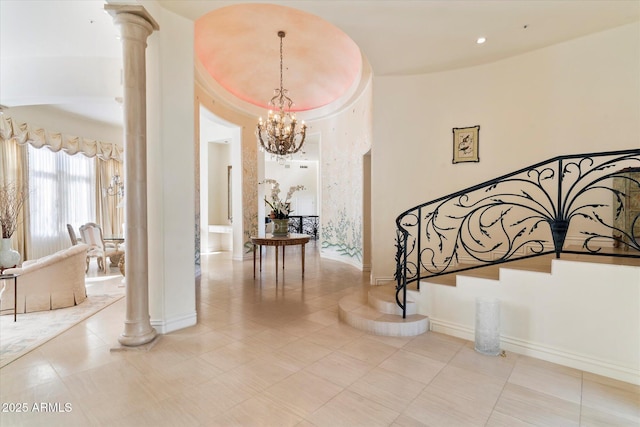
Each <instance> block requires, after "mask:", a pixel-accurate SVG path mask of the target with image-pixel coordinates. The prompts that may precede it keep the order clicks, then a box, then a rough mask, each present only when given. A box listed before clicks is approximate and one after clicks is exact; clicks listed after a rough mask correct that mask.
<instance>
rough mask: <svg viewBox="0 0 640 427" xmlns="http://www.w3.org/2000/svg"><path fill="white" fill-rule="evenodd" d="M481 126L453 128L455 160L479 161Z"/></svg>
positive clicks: (454, 161)
mask: <svg viewBox="0 0 640 427" xmlns="http://www.w3.org/2000/svg"><path fill="white" fill-rule="evenodd" d="M479 138H480V126H472V127H467V128H453V162H452V163H463V162H479V161H480V157H478V144H479V142H480V141H479Z"/></svg>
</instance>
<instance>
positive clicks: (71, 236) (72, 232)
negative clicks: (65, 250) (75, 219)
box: [67, 224, 82, 246]
mask: <svg viewBox="0 0 640 427" xmlns="http://www.w3.org/2000/svg"><path fill="white" fill-rule="evenodd" d="M67 231H68V232H69V239H71V244H72V245H73V246H75V245H77V244H78V242H79V241H80V240H82V239H81V238H80V239H78V237H77V236H76V231H75V230H74V229H73V226H72V225H71V224H67Z"/></svg>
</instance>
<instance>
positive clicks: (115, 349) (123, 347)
mask: <svg viewBox="0 0 640 427" xmlns="http://www.w3.org/2000/svg"><path fill="white" fill-rule="evenodd" d="M159 341H160V335H156V336H155V337H154V338H153V340H151V341H150V342H148V343H146V344H140V345H137V346H128V345H123V344H116V346H115V347H111V348H110V349H109V351H112V352H120V351H142V352H147V351H149V350H151V349H152V348H153V347H155V345H156V344H157V343H158V342H159Z"/></svg>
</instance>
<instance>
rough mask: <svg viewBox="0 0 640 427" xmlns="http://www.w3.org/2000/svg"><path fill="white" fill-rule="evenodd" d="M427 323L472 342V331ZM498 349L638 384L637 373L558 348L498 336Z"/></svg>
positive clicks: (431, 320) (454, 326)
mask: <svg viewBox="0 0 640 427" xmlns="http://www.w3.org/2000/svg"><path fill="white" fill-rule="evenodd" d="M429 320H430V327H429V328H430V330H432V331H434V332H440V333H443V334H445V335H451V336H454V337H458V338H462V339H464V340H467V341H471V342H473V341H475V331H474V330H473V329H471V328H468V327H466V326H464V325H457V324H453V323H450V322H446V321H442V320H438V319H434V318H433V317H429ZM500 346H501V348H502V349H503V350H506V351H511V352H513V353H517V354H522V355H525V356H530V357H534V358H536V359H541V360H546V361H548V362H552V363H556V364H558V365H562V366H568V367H570V368H574V369H578V370H581V371H586V372H591V373H594V374H597V375H602V376H605V377H609V378H614V379H616V380H620V381H624V382H627V383H631V384H636V385H640V371H638V370H635V369H632V368H629V367H626V366H621V365H619V364H615V363H611V362H608V361H606V360H600V359H595V358H593V357H589V356H585V355H580V354H576V353H571V352H567V351H565V350H562V349H559V348H553V347H549V346H545V345H541V344H539V343H533V342H527V341H523V340H519V339H517V338H511V337H505V336H503V335H501V336H500Z"/></svg>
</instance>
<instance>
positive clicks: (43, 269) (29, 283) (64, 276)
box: [0, 244, 89, 314]
mask: <svg viewBox="0 0 640 427" xmlns="http://www.w3.org/2000/svg"><path fill="white" fill-rule="evenodd" d="M88 248H89V246H88V245H85V244H78V245H75V246H71V247H70V248H68V249H63V250H61V251H58V252H56V253H54V254H52V255H48V256H45V257H43V258H40V259H38V260H32V261H25V262H23V263H22V266H21V267H20V268H8V269H6V270H5V271H4V274H11V273H15V274H18V275H19V276H18V313H29V312H32V311H44V310H53V309H56V308H63V307H71V306H73V305H77V304H80V303H81V302H82V301H84V300H85V299H86V298H87V291H86V288H85V285H84V278H85V267H86V262H87V250H88ZM4 285H5V290H4V293H3V294H2V300H1V301H0V310H1V311H0V313H2V314H13V303H14V293H13V280H5V281H4ZM1 286H2V282H0V287H1Z"/></svg>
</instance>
